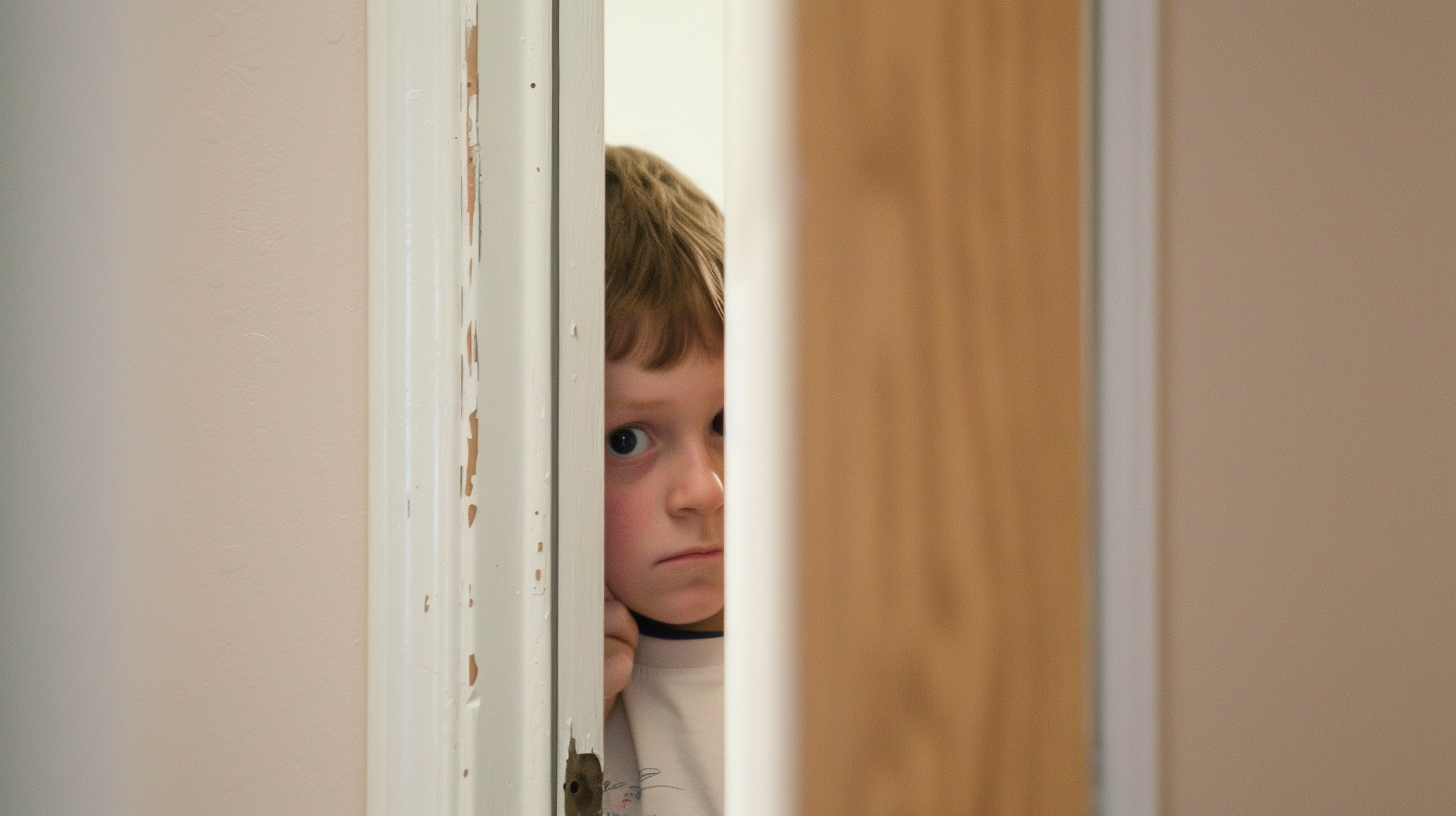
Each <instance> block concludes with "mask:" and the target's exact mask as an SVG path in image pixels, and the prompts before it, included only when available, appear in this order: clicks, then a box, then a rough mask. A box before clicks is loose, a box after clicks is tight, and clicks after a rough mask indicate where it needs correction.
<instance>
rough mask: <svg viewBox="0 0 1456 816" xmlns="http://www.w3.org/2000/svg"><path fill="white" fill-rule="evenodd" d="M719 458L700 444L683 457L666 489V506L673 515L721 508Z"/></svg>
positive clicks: (710, 511)
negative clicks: (669, 486) (671, 483)
mask: <svg viewBox="0 0 1456 816" xmlns="http://www.w3.org/2000/svg"><path fill="white" fill-rule="evenodd" d="M722 471H723V468H722V465H721V459H720V458H717V457H715V456H714V455H713V453H712V452H711V451H709V450H707V449H706V448H704V447H701V446H693V447H692V448H691V449H690V450H688V451H686V452H685V453H684V456H683V461H682V463H681V467H679V469H678V471H677V474H676V476H677V478H676V479H674V480H673V485H672V487H671V489H670V490H669V491H668V496H667V501H668V509H669V510H670V511H671V512H673V513H674V514H681V513H712V512H716V511H717V510H720V509H722V507H723V475H722Z"/></svg>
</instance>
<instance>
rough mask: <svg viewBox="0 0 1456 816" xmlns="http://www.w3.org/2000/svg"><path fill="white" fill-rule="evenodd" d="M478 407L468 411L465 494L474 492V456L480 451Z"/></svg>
mask: <svg viewBox="0 0 1456 816" xmlns="http://www.w3.org/2000/svg"><path fill="white" fill-rule="evenodd" d="M479 435H480V409H478V408H477V409H476V410H474V411H471V412H470V442H469V445H470V449H469V451H467V452H466V454H465V495H467V496H469V495H472V494H473V493H474V492H475V458H476V455H477V454H478V453H479V452H480V439H479Z"/></svg>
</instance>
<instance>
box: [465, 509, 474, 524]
mask: <svg viewBox="0 0 1456 816" xmlns="http://www.w3.org/2000/svg"><path fill="white" fill-rule="evenodd" d="M465 526H466V527H474V526H475V505H473V504H472V505H470V507H468V508H466V510H465Z"/></svg>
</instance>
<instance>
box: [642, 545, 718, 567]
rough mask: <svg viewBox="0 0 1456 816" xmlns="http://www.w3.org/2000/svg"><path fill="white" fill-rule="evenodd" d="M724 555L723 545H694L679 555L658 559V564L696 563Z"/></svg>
mask: <svg viewBox="0 0 1456 816" xmlns="http://www.w3.org/2000/svg"><path fill="white" fill-rule="evenodd" d="M722 557H723V548H722V547H694V548H692V549H690V550H683V551H682V552H680V553H678V554H677V555H672V556H668V557H667V558H664V559H662V560H661V561H658V562H657V563H658V564H673V565H687V564H696V563H698V562H700V561H711V560H713V559H715V558H722Z"/></svg>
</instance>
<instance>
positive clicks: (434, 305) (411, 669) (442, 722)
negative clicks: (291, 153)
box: [366, 0, 475, 816]
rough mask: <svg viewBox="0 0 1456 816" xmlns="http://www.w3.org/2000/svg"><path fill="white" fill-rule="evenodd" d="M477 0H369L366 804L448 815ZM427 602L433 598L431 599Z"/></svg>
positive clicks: (464, 549) (458, 661)
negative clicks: (472, 37)
mask: <svg viewBox="0 0 1456 816" xmlns="http://www.w3.org/2000/svg"><path fill="white" fill-rule="evenodd" d="M473 8H474V0H449V1H448V2H435V3H410V2H405V1H404V0H370V2H369V5H368V25H369V52H368V72H369V84H368V101H369V117H368V128H369V256H370V257H369V281H370V282H369V679H368V749H367V760H366V761H367V807H368V812H369V813H370V814H371V816H385V814H391V815H393V814H423V813H454V812H458V811H459V809H460V808H461V807H462V805H463V804H465V801H464V800H462V797H463V796H465V795H466V794H467V790H466V789H465V786H463V785H462V784H461V780H462V778H463V774H462V771H461V767H462V765H461V759H462V757H461V754H460V740H459V735H460V726H461V718H462V716H463V714H464V712H463V710H462V707H461V704H462V701H463V697H464V692H465V690H466V688H467V684H466V671H467V666H466V662H465V659H464V657H465V656H464V650H463V648H462V646H463V642H462V640H461V637H462V633H465V632H468V626H466V623H465V621H464V617H465V615H464V610H465V608H466V607H465V605H466V599H465V597H464V592H463V589H464V584H463V582H462V581H461V578H462V576H463V574H464V573H463V572H462V570H463V569H468V568H469V564H470V555H471V553H472V551H473V545H472V538H471V531H470V526H469V524H468V515H467V514H468V512H469V504H470V503H471V498H470V497H467V496H465V495H464V492H465V487H466V484H467V482H468V481H469V479H468V477H467V475H466V473H465V468H466V466H467V461H468V458H469V457H468V455H467V451H468V447H469V445H470V443H471V440H470V437H471V423H470V419H469V418H470V414H471V412H472V411H473V410H474V404H473V403H474V389H473V388H472V387H470V385H471V383H470V382H469V379H470V378H471V375H470V374H469V373H468V372H467V367H466V350H465V345H466V332H467V330H468V329H469V326H470V322H471V320H472V317H471V314H470V312H471V308H470V303H471V302H472V300H473V298H472V297H471V296H470V292H469V289H470V286H471V269H472V264H473V255H474V244H473V242H474V238H475V230H474V229H473V228H472V224H471V223H470V222H471V221H472V220H473V218H472V216H473V214H472V213H469V212H467V207H466V206H465V201H464V198H465V196H466V194H467V186H466V184H465V180H466V175H467V163H466V156H467V154H466V150H467V145H469V144H470V141H471V134H470V126H471V123H470V120H469V118H468V113H469V110H470V104H469V100H468V99H467V97H466V86H465V81H464V80H465V74H466V69H467V62H466V61H465V59H464V49H463V41H464V37H465V36H466V30H467V29H466V26H467V25H468V24H469V22H470V20H471V19H472V18H473V16H474V13H473ZM427 599H428V600H427Z"/></svg>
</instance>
